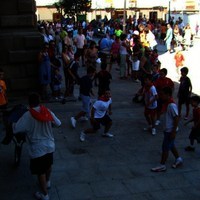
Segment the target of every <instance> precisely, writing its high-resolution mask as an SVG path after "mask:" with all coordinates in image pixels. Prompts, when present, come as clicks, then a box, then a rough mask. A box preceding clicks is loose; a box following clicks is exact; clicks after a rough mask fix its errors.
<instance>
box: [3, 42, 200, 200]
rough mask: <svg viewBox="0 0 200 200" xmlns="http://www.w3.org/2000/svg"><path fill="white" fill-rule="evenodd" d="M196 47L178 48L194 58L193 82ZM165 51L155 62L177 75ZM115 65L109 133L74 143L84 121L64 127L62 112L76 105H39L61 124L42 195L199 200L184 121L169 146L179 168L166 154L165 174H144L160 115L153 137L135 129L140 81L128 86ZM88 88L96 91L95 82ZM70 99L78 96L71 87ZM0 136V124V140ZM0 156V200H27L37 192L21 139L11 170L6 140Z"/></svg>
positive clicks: (196, 162)
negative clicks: (19, 154)
mask: <svg viewBox="0 0 200 200" xmlns="http://www.w3.org/2000/svg"><path fill="white" fill-rule="evenodd" d="M198 44H199V43H198ZM198 44H197V43H195V46H194V47H193V48H191V49H190V50H189V51H188V52H184V54H186V60H187V63H192V61H193V62H194V63H192V64H191V66H190V68H191V70H190V74H189V76H191V75H192V78H191V79H192V82H194V81H193V78H194V80H196V79H197V80H198V76H199V71H196V70H197V69H198V68H197V67H198V65H196V64H197V63H198V61H197V60H198ZM158 49H160V50H163V51H162V52H160V53H163V52H164V51H165V48H164V46H158ZM192 55H193V56H192ZM194 55H196V58H194V57H195V56H194ZM173 56H174V54H167V53H164V54H162V55H160V60H161V61H162V67H164V66H166V67H167V68H168V71H169V76H170V77H172V78H173V79H174V80H178V79H177V78H176V74H174V73H175V66H174V64H173V59H172V58H173ZM188 66H189V65H188ZM115 68H116V66H113V69H112V75H113V80H112V83H111V92H112V99H113V105H112V111H113V114H112V116H111V118H112V119H113V126H112V128H111V132H112V133H113V134H114V138H112V139H111V138H103V137H101V133H102V131H103V130H102V129H101V130H99V132H98V133H97V134H94V135H92V136H88V137H87V138H86V141H85V142H83V143H82V142H80V141H79V134H80V132H81V131H82V130H84V129H85V128H87V127H89V126H90V124H89V121H87V122H78V123H77V126H76V128H75V129H73V128H72V127H71V125H70V117H71V116H74V115H75V114H76V113H77V112H78V111H79V110H80V108H81V102H80V101H77V102H67V103H66V104H61V103H60V102H53V103H48V104H46V106H48V107H49V108H50V109H51V110H52V111H53V112H55V113H56V115H57V116H58V117H59V118H60V119H61V121H62V126H61V127H60V128H57V129H56V128H55V129H54V135H55V143H56V152H55V154H54V165H53V170H52V177H51V189H50V190H49V195H50V199H51V200H190V199H192V200H199V199H200V192H199V186H200V178H199V177H200V146H199V145H198V144H197V145H196V149H195V152H185V150H184V147H185V146H187V145H188V144H189V139H188V135H189V133H190V128H191V126H192V125H188V126H184V123H185V121H184V120H183V119H182V118H181V119H180V123H179V133H178V134H177V141H176V145H177V147H178V151H179V153H180V155H181V156H182V157H183V159H184V164H183V166H182V167H180V168H179V169H172V168H171V165H172V164H173V162H174V158H173V156H172V155H171V154H170V156H169V158H168V161H167V163H166V166H167V171H166V172H162V173H158V174H157V173H153V172H151V171H150V169H151V168H152V167H155V166H157V165H158V164H159V161H160V156H161V145H162V139H163V120H164V118H161V125H159V126H158V127H157V134H156V135H155V136H152V135H151V133H149V132H144V131H143V128H144V127H146V126H147V123H146V120H145V118H144V114H143V111H144V106H143V105H142V104H137V103H133V102H132V98H133V96H134V94H135V93H136V91H137V90H138V89H139V88H140V83H134V82H133V81H131V79H128V80H120V79H119V72H118V71H116V70H115ZM85 72H86V69H85V68H83V67H81V68H80V74H82V75H83V74H85ZM193 85H194V83H193ZM177 88H178V84H176V89H177ZM196 89H198V88H196V86H195V87H194V90H196ZM94 92H95V94H97V88H96V87H95V88H94ZM75 96H76V97H78V86H76V89H75ZM175 97H176V95H175ZM94 98H96V97H94ZM175 100H177V99H175ZM12 103H13V104H17V103H27V101H26V99H25V98H21V99H18V101H16V100H15V101H14V100H13V101H12ZM183 113H184V109H183ZM190 117H191V113H190ZM3 135H4V131H3V129H2V124H0V138H2V137H3ZM0 158H1V162H0V200H33V199H34V198H33V193H34V192H35V191H37V190H38V182H37V179H36V177H35V176H32V175H31V173H30V170H29V157H28V152H27V144H26V143H25V144H24V147H23V150H22V158H21V163H20V165H19V167H18V168H14V167H13V161H14V144H13V143H11V144H9V145H7V146H5V145H2V144H0Z"/></svg>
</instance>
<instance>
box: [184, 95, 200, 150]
mask: <svg viewBox="0 0 200 200" xmlns="http://www.w3.org/2000/svg"><path fill="white" fill-rule="evenodd" d="M190 103H191V105H192V107H193V117H192V119H190V120H189V121H187V122H186V123H185V125H187V124H188V123H190V122H194V126H193V127H192V130H191V132H190V136H189V139H190V145H189V146H187V147H186V148H185V151H195V147H194V141H195V140H197V142H198V143H200V97H199V96H192V97H191V98H190Z"/></svg>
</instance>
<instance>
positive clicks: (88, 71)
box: [87, 66, 96, 74]
mask: <svg viewBox="0 0 200 200" xmlns="http://www.w3.org/2000/svg"><path fill="white" fill-rule="evenodd" d="M95 71H96V69H95V68H94V67H91V66H90V67H88V68H87V74H92V73H94V72H95Z"/></svg>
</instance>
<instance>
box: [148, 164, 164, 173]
mask: <svg viewBox="0 0 200 200" xmlns="http://www.w3.org/2000/svg"><path fill="white" fill-rule="evenodd" d="M166 170H167V168H166V166H165V165H159V166H157V167H153V168H151V171H152V172H164V171H166Z"/></svg>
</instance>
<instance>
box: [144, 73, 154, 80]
mask: <svg viewBox="0 0 200 200" xmlns="http://www.w3.org/2000/svg"><path fill="white" fill-rule="evenodd" d="M152 78H153V77H152V75H151V74H147V75H146V76H145V77H144V79H145V80H146V79H148V80H150V81H152Z"/></svg>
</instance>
